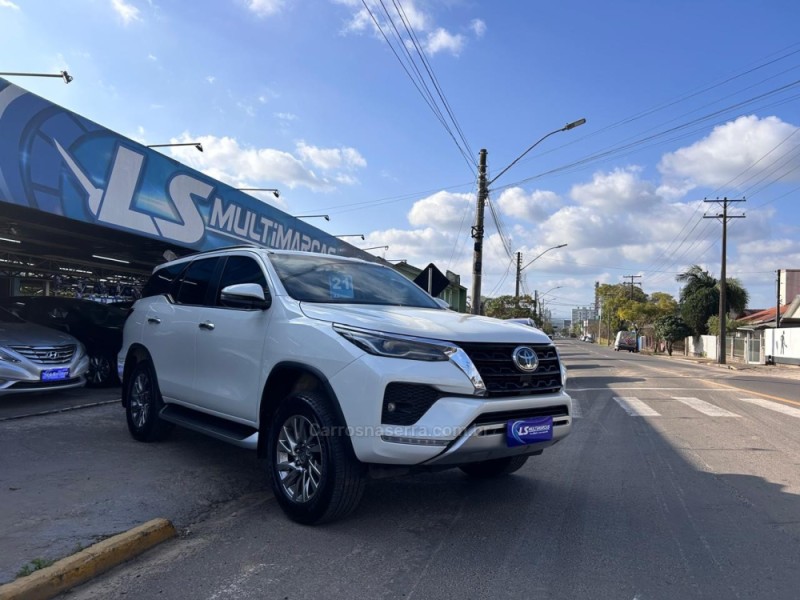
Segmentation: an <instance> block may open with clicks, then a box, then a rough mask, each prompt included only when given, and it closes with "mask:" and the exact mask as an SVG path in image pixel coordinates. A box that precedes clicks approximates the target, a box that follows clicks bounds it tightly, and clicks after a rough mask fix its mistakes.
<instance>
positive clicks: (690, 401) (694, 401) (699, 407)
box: [672, 396, 741, 417]
mask: <svg viewBox="0 0 800 600" xmlns="http://www.w3.org/2000/svg"><path fill="white" fill-rule="evenodd" d="M672 399H673V400H677V401H678V402H681V403H683V404H685V405H686V406H688V407H690V408H693V409H695V410H696V411H698V412H701V413H703V414H704V415H708V416H709V417H741V415H737V414H736V413H732V412H731V411H729V410H725V409H724V408H720V407H719V406H717V405H716V404H711V403H710V402H705V401H703V400H700V399H699V398H688V397H678V396H673V398H672Z"/></svg>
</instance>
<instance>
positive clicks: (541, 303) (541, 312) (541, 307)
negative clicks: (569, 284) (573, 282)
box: [534, 259, 564, 325]
mask: <svg viewBox="0 0 800 600" xmlns="http://www.w3.org/2000/svg"><path fill="white" fill-rule="evenodd" d="M534 260H535V259H534ZM563 287H564V286H563V285H557V286H556V287H552V288H550V289H549V290H547V291H546V292H545V293H544V294H542V295H541V296H540V295H539V293H538V292H537V291H536V290H534V297H535V298H536V300H535V301H536V302H537V303H538V304H539V306H538V307H537V310H538V313H539V316H540V317H541V319H542V325H544V322H545V321H544V306H545V302H544V297H545V296H547V294H549V293H550V292H552V291H554V290H560V289H561V288H563ZM548 321H549V318H548Z"/></svg>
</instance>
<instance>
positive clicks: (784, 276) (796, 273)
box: [778, 269, 800, 305]
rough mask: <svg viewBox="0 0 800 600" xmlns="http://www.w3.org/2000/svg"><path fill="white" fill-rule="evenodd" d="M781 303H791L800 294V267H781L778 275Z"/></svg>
mask: <svg viewBox="0 0 800 600" xmlns="http://www.w3.org/2000/svg"><path fill="white" fill-rule="evenodd" d="M778 295H779V296H780V304H781V305H783V304H789V303H791V301H792V300H794V299H795V297H797V296H798V295H800V269H781V270H780V271H779V277H778Z"/></svg>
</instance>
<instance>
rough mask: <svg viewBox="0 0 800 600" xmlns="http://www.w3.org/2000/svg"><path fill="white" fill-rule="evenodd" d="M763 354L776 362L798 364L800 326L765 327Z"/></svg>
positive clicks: (799, 360) (799, 356)
mask: <svg viewBox="0 0 800 600" xmlns="http://www.w3.org/2000/svg"><path fill="white" fill-rule="evenodd" d="M764 354H766V355H767V356H768V357H772V360H774V361H775V363H777V364H785V365H800V327H781V328H780V329H765V330H764Z"/></svg>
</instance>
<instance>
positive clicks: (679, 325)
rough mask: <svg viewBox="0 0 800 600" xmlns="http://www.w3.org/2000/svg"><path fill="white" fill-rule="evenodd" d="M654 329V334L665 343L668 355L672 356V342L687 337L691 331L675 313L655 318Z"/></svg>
mask: <svg viewBox="0 0 800 600" xmlns="http://www.w3.org/2000/svg"><path fill="white" fill-rule="evenodd" d="M655 331H656V335H657V336H658V337H659V338H661V339H662V340H664V342H665V343H666V345H667V354H669V355H670V356H672V344H673V343H675V342H677V341H678V340H682V339H684V338H686V337H688V336H689V335H691V333H692V331H691V329H689V326H688V325H687V324H686V323H684V322H683V319H681V318H680V317H679V316H677V315H667V316H665V317H660V318H659V319H657V320H656V322H655Z"/></svg>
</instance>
